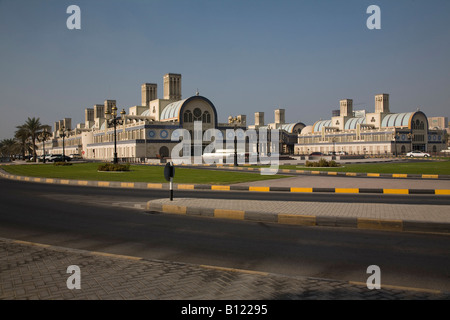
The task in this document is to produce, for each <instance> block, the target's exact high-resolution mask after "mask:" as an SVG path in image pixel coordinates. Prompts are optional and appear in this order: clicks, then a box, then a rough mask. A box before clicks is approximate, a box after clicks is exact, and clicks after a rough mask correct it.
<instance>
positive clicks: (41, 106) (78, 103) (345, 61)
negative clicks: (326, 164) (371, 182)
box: [0, 0, 450, 139]
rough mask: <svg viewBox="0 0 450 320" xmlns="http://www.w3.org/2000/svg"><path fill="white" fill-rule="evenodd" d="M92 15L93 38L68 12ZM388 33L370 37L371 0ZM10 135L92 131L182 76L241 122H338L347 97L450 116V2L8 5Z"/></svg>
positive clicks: (1, 120)
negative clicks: (379, 97)
mask: <svg viewBox="0 0 450 320" xmlns="http://www.w3.org/2000/svg"><path fill="white" fill-rule="evenodd" d="M72 4H76V5H78V6H79V7H80V8H81V30H68V29H67V27H66V20H67V18H68V17H69V14H67V13H66V9H67V7H68V6H69V5H72ZM371 4H376V5H378V6H380V8H381V30H369V29H367V27H366V20H367V18H368V17H369V16H370V15H369V14H367V13H366V9H367V7H368V6H369V5H371ZM0 45H1V50H0V55H1V60H0V111H1V115H0V139H5V138H10V137H12V136H13V135H14V131H15V126H17V125H20V124H22V123H23V122H25V120H26V119H27V117H39V118H40V119H41V122H43V123H45V124H50V125H52V126H53V123H54V122H55V121H57V120H59V119H62V118H64V117H69V118H72V123H73V125H75V124H76V123H79V122H84V109H85V108H91V107H92V106H93V105H94V104H96V103H103V101H104V100H106V99H115V100H117V103H118V107H119V108H125V109H126V110H128V107H131V106H134V105H139V104H140V100H141V94H140V85H141V84H142V83H144V82H155V83H158V95H159V97H160V98H162V88H163V84H162V77H163V75H164V74H165V73H168V72H173V73H181V74H182V75H183V79H182V90H183V98H187V97H189V96H191V95H194V94H195V92H196V90H197V88H198V90H199V91H200V94H201V95H203V96H205V97H207V98H209V99H210V100H211V101H212V102H213V103H214V104H215V106H216V108H217V109H218V114H219V121H221V122H226V119H227V117H228V116H229V115H237V114H246V115H247V123H248V124H253V123H254V113H255V112H258V111H263V112H265V113H266V116H265V118H266V122H272V121H273V110H274V109H275V107H280V108H285V109H286V120H287V121H289V122H294V121H302V122H304V123H306V124H313V123H314V122H315V121H316V120H319V119H320V118H322V119H329V118H330V117H331V110H332V109H337V108H338V106H339V100H340V99H344V98H351V99H353V101H354V102H353V103H354V108H355V109H360V108H366V109H368V110H369V111H372V110H373V109H374V95H375V94H378V93H389V94H390V100H391V111H393V112H404V111H412V110H416V108H418V107H420V109H421V110H423V111H424V112H425V113H426V114H427V115H428V116H449V109H450V108H449V107H450V1H448V0H431V1H425V0H405V1H403V0H395V1H384V0H383V1H381V0H370V1H365V0H342V1H325V0H303V1H302V0H279V1H275V0H239V1H237V0H236V1H235V0H128V1H125V0H122V1H114V0H108V1H99V0H89V1H79V0H71V1H62V0H46V1H43V0H42V1H41V0H39V1H37V0H34V1H22V0H0Z"/></svg>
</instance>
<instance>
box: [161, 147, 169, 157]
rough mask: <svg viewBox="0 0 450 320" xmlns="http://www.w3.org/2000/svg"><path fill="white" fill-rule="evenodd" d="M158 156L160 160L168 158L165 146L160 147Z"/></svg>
mask: <svg viewBox="0 0 450 320" xmlns="http://www.w3.org/2000/svg"><path fill="white" fill-rule="evenodd" d="M159 156H160V157H161V158H162V157H164V158H167V157H169V148H167V147H166V146H162V147H161V148H159Z"/></svg>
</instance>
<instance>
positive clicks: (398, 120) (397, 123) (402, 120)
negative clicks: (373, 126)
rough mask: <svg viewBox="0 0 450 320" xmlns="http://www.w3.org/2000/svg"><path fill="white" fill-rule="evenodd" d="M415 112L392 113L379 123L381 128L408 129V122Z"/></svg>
mask: <svg viewBox="0 0 450 320" xmlns="http://www.w3.org/2000/svg"><path fill="white" fill-rule="evenodd" d="M414 113H415V112H405V113H393V114H388V115H387V116H385V117H384V118H383V121H381V126H382V127H408V126H409V120H410V119H411V118H412V116H413V115H414Z"/></svg>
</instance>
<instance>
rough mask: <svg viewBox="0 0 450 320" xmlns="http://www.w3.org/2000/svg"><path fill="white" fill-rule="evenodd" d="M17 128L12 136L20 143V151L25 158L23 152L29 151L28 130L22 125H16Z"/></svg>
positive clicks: (23, 157)
mask: <svg viewBox="0 0 450 320" xmlns="http://www.w3.org/2000/svg"><path fill="white" fill-rule="evenodd" d="M16 128H17V130H16V132H15V134H14V137H15V138H16V139H17V143H18V144H19V145H20V151H21V153H22V159H25V152H26V151H28V152H30V151H31V146H30V141H29V139H28V138H29V135H28V130H27V129H26V128H25V127H24V125H22V126H17V127H16Z"/></svg>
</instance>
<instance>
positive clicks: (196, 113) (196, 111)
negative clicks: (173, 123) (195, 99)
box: [194, 108, 202, 121]
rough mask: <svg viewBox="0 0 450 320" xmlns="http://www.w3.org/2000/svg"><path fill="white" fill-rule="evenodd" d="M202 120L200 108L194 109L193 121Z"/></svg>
mask: <svg viewBox="0 0 450 320" xmlns="http://www.w3.org/2000/svg"><path fill="white" fill-rule="evenodd" d="M201 120H202V110H200V108H195V109H194V121H201Z"/></svg>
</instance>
